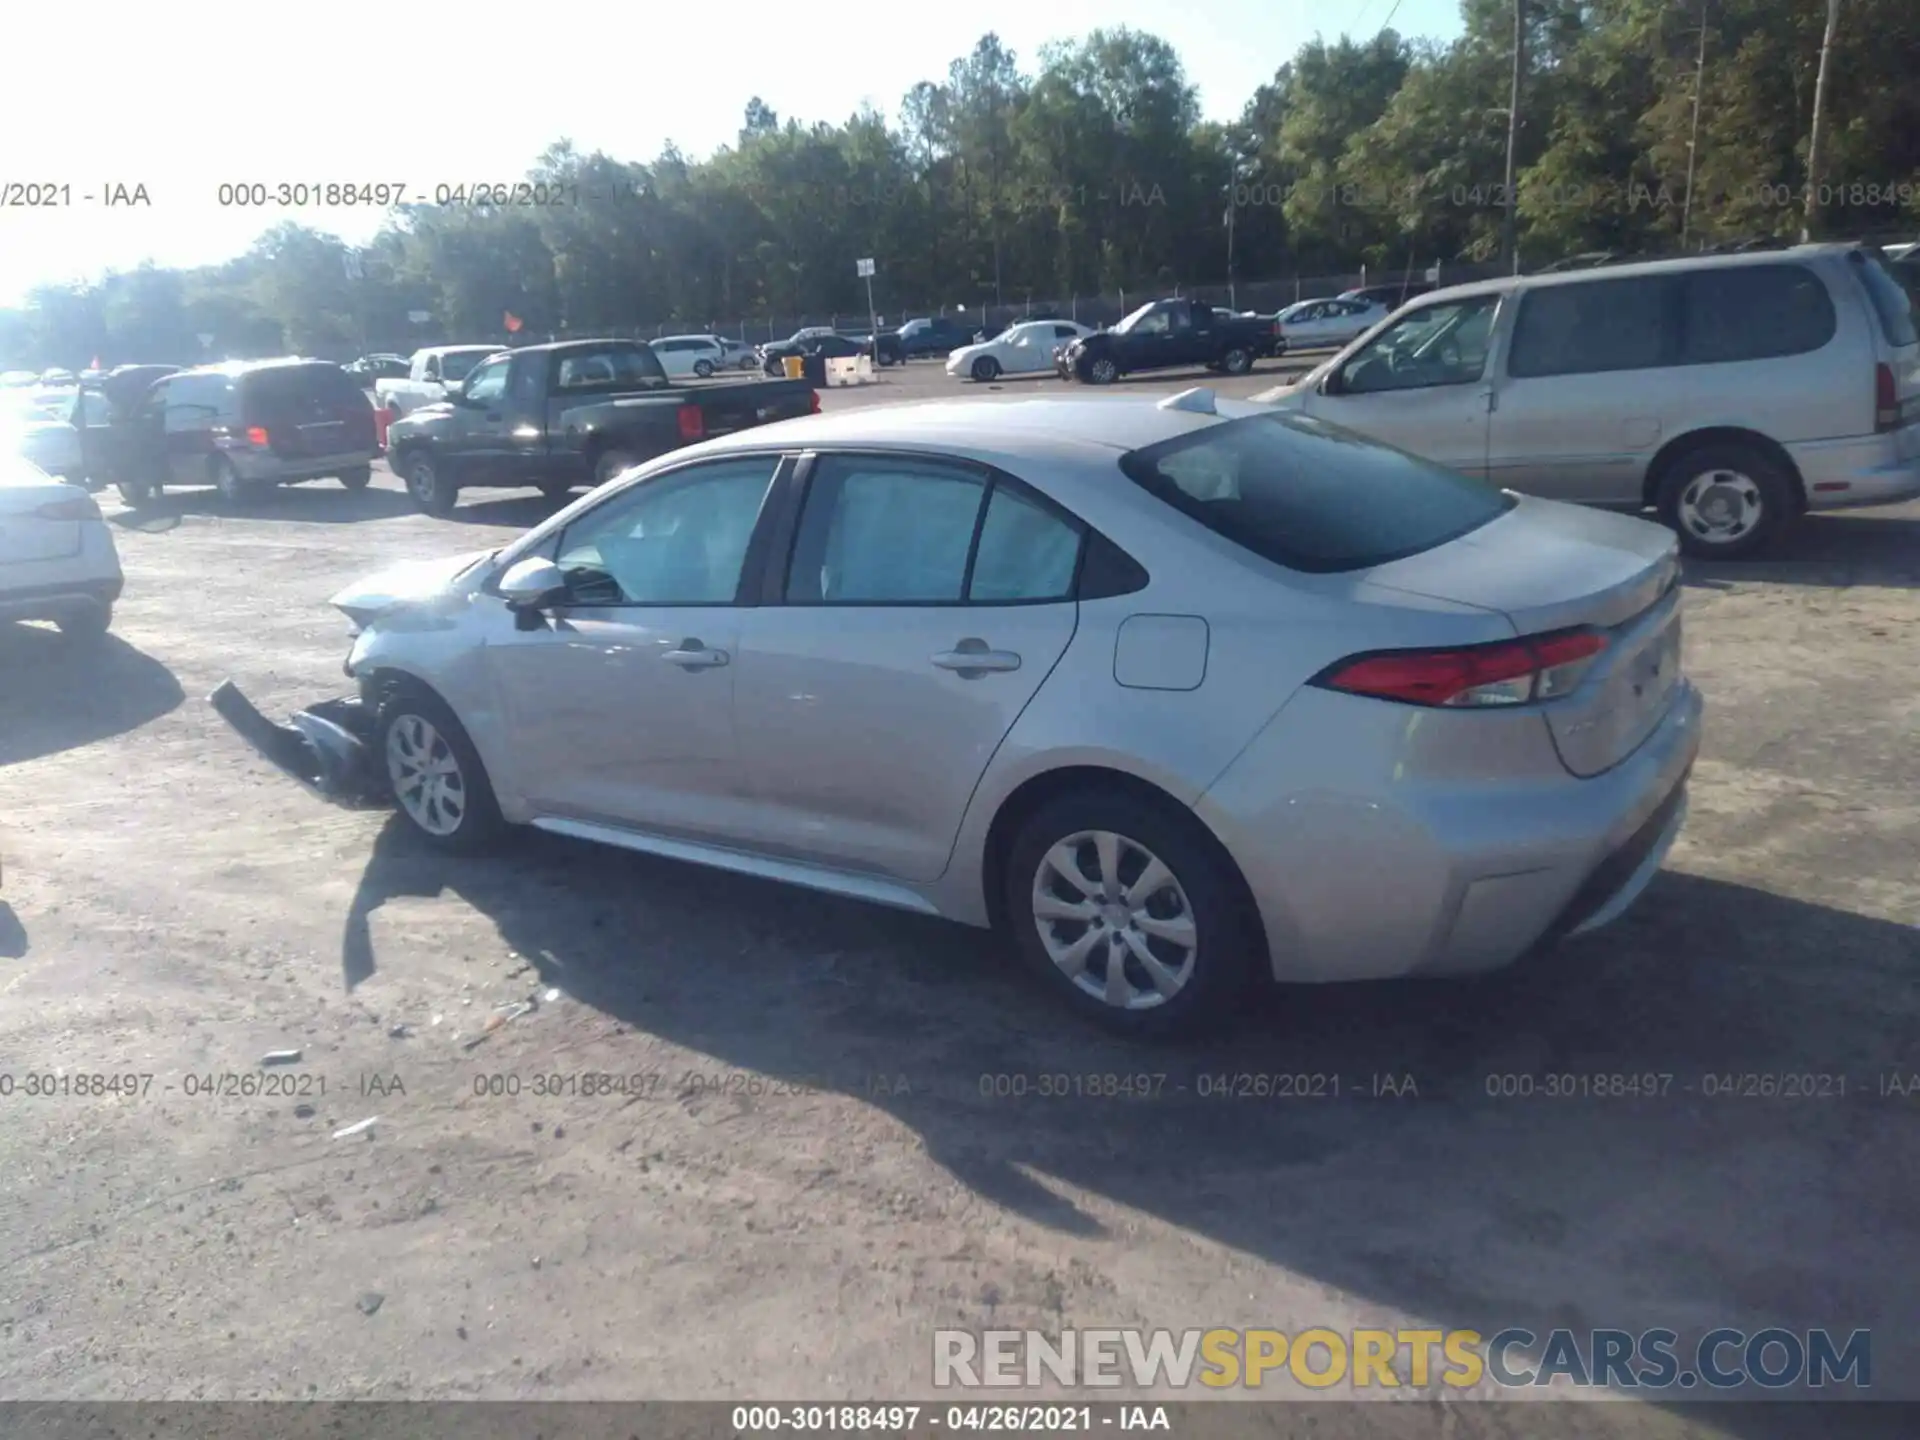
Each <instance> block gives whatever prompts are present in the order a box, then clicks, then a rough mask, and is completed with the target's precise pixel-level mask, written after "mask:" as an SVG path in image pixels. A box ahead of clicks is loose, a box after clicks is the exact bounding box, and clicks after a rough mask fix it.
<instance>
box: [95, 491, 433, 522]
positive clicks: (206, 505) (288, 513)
mask: <svg viewBox="0 0 1920 1440" xmlns="http://www.w3.org/2000/svg"><path fill="white" fill-rule="evenodd" d="M419 513H420V512H419V507H417V506H416V505H415V504H414V503H413V501H412V500H410V499H409V498H408V497H407V495H406V493H405V492H404V491H399V490H383V489H380V488H378V487H372V488H369V489H366V490H348V489H346V488H344V487H343V486H341V485H340V484H339V483H338V482H336V481H332V480H318V481H315V482H313V483H312V484H309V485H276V486H272V487H270V488H267V489H263V490H259V491H257V492H255V493H254V494H252V495H250V496H248V497H247V498H246V499H245V500H242V501H238V502H235V501H231V500H227V499H225V498H224V497H222V495H221V494H220V492H219V491H218V490H212V489H204V490H169V491H167V492H166V493H165V494H163V495H160V496H157V497H155V498H154V499H153V500H151V501H149V502H148V503H146V504H145V505H142V506H140V507H139V508H138V509H126V510H121V511H119V512H117V513H116V514H115V515H114V516H113V517H112V518H113V521H114V523H115V524H117V525H121V526H123V527H125V528H126V529H129V530H140V531H143V532H146V533H148V534H157V533H160V532H162V531H165V530H171V529H174V528H175V527H176V526H178V525H179V523H180V521H181V520H182V519H184V518H185V517H187V516H190V515H209V516H220V517H222V518H223V519H228V520H295V521H299V522H300V523H302V524H306V525H351V524H356V523H358V522H360V521H363V520H391V519H394V518H395V517H397V516H401V515H417V514H419Z"/></svg>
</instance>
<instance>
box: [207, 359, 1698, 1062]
mask: <svg viewBox="0 0 1920 1440" xmlns="http://www.w3.org/2000/svg"><path fill="white" fill-rule="evenodd" d="M1678 580H1679V572H1678V566H1677V562H1676V558H1675V550H1674V540H1673V537H1672V536H1671V535H1670V534H1669V533H1668V532H1667V531H1665V530H1663V529H1662V528H1660V527H1658V526H1655V525H1652V524H1649V523H1647V522H1644V521H1641V520H1637V519H1632V518H1628V517H1624V516H1618V515H1612V514H1606V513H1600V512H1594V511H1588V510H1581V509H1576V508H1573V507H1570V506H1564V505H1559V504H1555V503H1552V502H1549V501H1542V500H1533V499H1523V498H1518V497H1515V496H1512V495H1509V494H1506V493H1503V492H1501V491H1499V490H1495V489H1492V488H1490V487H1488V486H1486V485H1484V484H1481V483H1479V482H1476V481H1472V480H1469V479H1466V478H1464V477H1462V476H1460V475H1458V474H1456V473H1454V472H1452V471H1448V470H1443V469H1440V468H1438V467H1435V466H1433V465H1431V464H1428V463H1427V462H1424V461H1421V460H1418V459H1416V458H1414V457H1412V456H1410V455H1407V454H1405V453H1403V452H1401V451H1398V450H1392V449H1388V448H1384V447H1382V446H1379V445H1377V444H1374V443H1372V442H1369V441H1366V440H1363V439H1361V438H1359V437H1357V436H1354V435H1352V434H1350V433H1347V432H1345V431H1341V430H1338V429H1335V428H1332V427H1329V426H1327V425H1326V424H1324V423H1323V422H1319V421H1315V420H1312V419H1307V418H1301V417H1296V416H1288V415H1281V414H1277V413H1275V412H1273V411H1270V410H1268V409H1266V408H1265V407H1261V406H1258V405H1254V404H1250V403H1246V402H1234V401H1228V400H1224V399H1218V400H1217V399H1216V398H1215V397H1214V396H1213V395H1212V393H1211V392H1209V391H1205V390H1200V391H1189V392H1186V393H1185V394H1183V395H1179V396H1173V397H1169V398H1167V399H1165V400H1159V401H1156V400H1154V399H1152V398H1145V399H1137V398H1118V399H1116V398H1106V397H1099V398H1085V399H1079V398H1076V399H1036V400H1029V401H1025V402H1018V403H1011V404H993V403H991V402H986V403H980V402H965V401H961V402H943V403H936V404H928V405H917V406H915V405H909V406H901V407H889V408H874V409H861V410H853V411H848V412H844V413H840V414H834V415H826V416H818V417H814V418H811V419H806V420H801V421H794V422H787V423H782V424H776V425H772V426H768V427H765V428H762V429H758V430H752V431H747V432H744V433H742V434H740V435H737V436H729V437H726V438H723V439H718V440H713V441H709V442H706V443H704V444H700V445H695V446H693V447H691V448H688V449H684V450H681V451H678V452H676V453H674V454H672V455H669V456H666V457H663V458H662V459H660V460H657V461H655V462H653V463H651V464H649V465H647V466H645V467H643V468H641V469H640V470H637V471H634V472H631V473H629V474H627V475H624V476H621V477H619V478H617V479H615V480H613V481H612V482H610V483H608V484H607V485H604V486H602V487H600V488H599V489H597V490H595V491H594V492H592V493H591V494H589V495H587V496H585V497H583V498H582V499H580V500H579V501H578V502H576V503H575V504H573V505H571V506H570V507H568V508H567V509H565V510H563V511H561V512H560V513H559V514H557V515H555V516H554V517H553V518H552V519H551V520H549V521H547V522H546V523H545V524H543V525H540V526H538V527H537V528H535V529H534V530H532V531H531V532H529V533H528V534H527V535H525V536H523V537H522V538H521V539H520V540H518V541H517V542H515V543H514V544H512V545H509V546H507V547H506V548H504V549H502V550H500V551H497V552H491V553H483V554H474V555H467V556H462V557H458V558H456V559H453V560H449V561H445V562H437V563H431V564H425V565H416V566H414V567H412V568H410V569H407V570H403V571H401V572H397V573H390V574H387V575H383V576H381V577H377V578H376V579H375V580H372V581H369V582H366V583H363V584H361V585H358V586H355V587H353V588H351V589H349V590H347V591H345V592H344V593H342V594H341V595H339V596H337V597H336V598H335V601H334V603H335V605H337V606H338V607H339V608H340V609H341V610H343V611H344V612H345V613H346V614H347V615H348V616H349V617H350V618H351V619H352V621H353V623H354V626H355V636H354V639H353V642H352V650H351V654H350V657H349V659H348V661H347V668H348V672H349V673H350V674H351V675H352V676H354V677H355V678H356V679H357V681H358V684H359V693H358V694H357V695H355V696H352V697H347V698H343V699H340V700H336V701H330V702H325V703H323V704H321V705H318V706H315V707H314V708H313V709H311V710H308V711H304V712H301V713H300V714H299V715H296V716H295V717H293V721H292V723H291V724H290V725H286V726H277V725H274V724H272V723H270V722H269V721H267V720H266V719H265V718H264V717H262V716H261V715H260V714H259V713H258V712H257V711H255V710H254V709H253V708H252V707H251V706H250V705H249V704H248V703H247V702H246V701H245V699H244V698H243V697H242V696H241V694H240V693H239V691H238V690H237V689H235V688H234V687H233V686H232V684H231V683H229V684H227V685H224V686H222V687H221V689H220V690H219V691H218V692H216V694H215V697H214V698H215V704H216V705H217V706H218V707H219V708H220V710H221V711H222V713H223V714H225V715H226V716H227V718H228V719H229V720H230V721H232V722H233V723H234V724H235V726H236V727H237V728H239V729H240V730H241V731H242V733H243V734H245V735H246V736H247V737H248V738H249V739H251V740H252V741H253V742H254V744H255V745H256V746H257V747H258V748H259V749H260V750H262V751H263V752H264V753H266V754H267V755H268V756H270V757H271V758H273V759H274V760H275V761H277V762H278V763H279V764H281V765H282V766H283V767H284V768H285V769H287V770H288V771H289V772H291V773H293V774H294V775H296V776H298V777H299V778H301V779H302V780H304V781H306V782H307V783H309V784H311V785H312V786H314V787H315V788H316V789H318V790H320V791H321V792H322V793H324V794H328V795H333V796H343V797H344V796H353V795H358V796H360V797H363V798H365V797H371V798H376V799H379V800H382V801H388V802H391V801H395V800H397V803H398V805H399V808H400V811H401V813H402V814H403V815H404V816H405V817H406V819H407V821H408V822H409V823H410V824H411V825H412V826H413V827H414V828H415V829H416V830H417V831H418V832H419V834H420V835H421V836H422V837H424V838H425V839H426V840H427V841H428V842H430V843H431V844H433V845H435V846H438V847H442V848H444V849H447V850H450V851H467V850H470V849H473V848H475V847H479V846H482V845H486V844H490V843H492V842H494V841H496V840H498V839H499V838H500V837H501V836H502V835H503V833H505V832H507V831H509V830H511V829H512V828H513V827H516V826H521V825H531V826H534V827H537V828H539V829H542V830H547V831H552V832H555V833H558V834H562V835H569V836H575V837H579V838H582V839H586V840H593V841H600V842H604V843H606V844H610V845H617V846H624V847H627V848H629V849H632V850H638V851H644V852H647V853H650V854H654V855H663V856H669V857H673V858H677V859H681V860H686V861H692V862H696V863H701V864H706V865H712V866H718V867H721V868H724V869H728V870H734V871H741V872H745V873H747V874H751V875H758V876H764V877H769V878H772V879H776V880H782V881H787V882H791V883H794V884H798V885H805V886H811V887H814V888H816V889H819V890H825V891H830V892H833V893H836V894H840V895H847V896H854V897H857V898H861V899H865V900H870V901H875V902H878V903H881V904H887V905H895V906H899V907H902V908H905V909H909V910H916V911H921V912H924V913H930V914H935V915H941V916H946V917H948V918H950V919H953V920H957V921H961V922H964V923H967V924H971V925H980V926H995V927H998V928H1000V929H1001V930H1003V932H1004V933H1005V934H1006V935H1007V937H1008V938H1009V939H1010V941H1011V943H1012V944H1013V946H1014V947H1016V948H1017V950H1018V951H1019V952H1020V953H1021V954H1022V955H1023V956H1024V957H1025V958H1026V959H1027V961H1028V962H1030V964H1031V965H1032V967H1033V969H1034V970H1035V971H1036V972H1038V974H1039V975H1040V976H1041V977H1043V981H1044V983H1047V984H1050V985H1052V986H1053V987H1054V988H1055V989H1056V990H1057V991H1058V992H1059V993H1060V994H1061V996H1062V997H1064V999H1065V1000H1066V1001H1067V1002H1068V1003H1069V1004H1073V1005H1077V1006H1078V1007H1079V1008H1080V1009H1081V1010H1083V1011H1085V1012H1087V1013H1088V1014H1089V1015H1092V1016H1096V1017H1099V1018H1102V1019H1104V1020H1106V1021H1108V1022H1110V1023H1112V1024H1113V1025H1115V1026H1117V1027H1120V1028H1121V1029H1123V1030H1126V1031H1129V1032H1133V1033H1154V1032H1165V1031H1172V1030H1184V1029H1188V1028H1192V1027H1198V1026H1201V1025H1203V1024H1205V1023H1207V1022H1210V1021H1214V1020H1217V1019H1219V1018H1221V1017H1223V1016H1226V1015H1230V1014H1232V1013H1233V1012H1234V1010H1235V1008H1236V1003H1237V1002H1238V1001H1239V1000H1240V999H1241V997H1242V996H1243V995H1244V993H1245V991H1246V989H1247V987H1248V986H1250V985H1252V984H1254V983H1255V982H1257V981H1261V980H1278V981H1332V980H1350V979H1365V978H1379V977H1388V976H1403V975H1440V974H1460V973H1469V972H1475V971H1482V970H1488V969H1492V968H1495V967H1499V966H1502V965H1505V964H1507V963H1509V962H1511V961H1513V960H1515V959H1516V958H1517V957H1519V956H1521V955H1522V954H1524V953H1526V952H1527V951H1529V950H1531V949H1533V948H1535V947H1536V946H1539V945H1541V944H1543V943H1545V942H1549V941H1551V940H1553V939H1556V938H1558V937H1561V936H1565V935H1568V934H1573V933H1577V932H1580V931H1584V930H1589V929H1592V928H1595V927H1597V926H1599V925H1602V924H1604V923H1606V922H1607V921H1609V920H1611V919H1612V918H1614V917H1615V916H1617V915H1618V914H1619V913H1621V912H1622V911H1623V910H1624V909H1625V908H1626V907H1627V905H1628V904H1630V903H1631V902H1632V901H1633V899H1634V898H1635V897H1636V896H1637V895H1638V894H1639V892H1640V891H1641V890H1642V889H1643V888H1644V887H1645V885H1646V884H1647V882H1648V880H1649V879H1650V878H1651V876H1652V875H1653V873H1654V872H1655V871H1656V870H1658V868H1659V866H1660V864H1661V862H1662V859H1663V857H1664V856H1665V854H1666V851H1667V847H1668V846H1669V845H1670V844H1671V843H1672V841H1673V838H1674V836H1675V834H1676V833H1677V831H1678V829H1679V827H1680V825H1681V822H1682V818H1683V815H1684V811H1685V793H1686V781H1687V776H1688V772H1689V770H1690V768H1691V765H1692V762H1693V758H1694V755H1695V752H1696V751H1697V749H1698V746H1699V741H1700V714H1701V706H1700V700H1699V697H1698V694H1697V692H1696V691H1695V690H1694V688H1693V687H1692V685H1691V684H1689V683H1688V681H1687V680H1686V679H1685V678H1684V676H1683V675H1682V673H1681V665H1680V604H1681V596H1680V590H1679V588H1678Z"/></svg>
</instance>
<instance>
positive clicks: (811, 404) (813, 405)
mask: <svg viewBox="0 0 1920 1440" xmlns="http://www.w3.org/2000/svg"><path fill="white" fill-rule="evenodd" d="M807 409H808V410H809V411H810V412H811V413H812V414H815V415H818V414H819V413H820V392H819V391H818V390H815V391H812V392H811V393H810V394H809V395H808V397H807Z"/></svg>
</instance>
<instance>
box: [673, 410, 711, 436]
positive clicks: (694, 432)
mask: <svg viewBox="0 0 1920 1440" xmlns="http://www.w3.org/2000/svg"><path fill="white" fill-rule="evenodd" d="M678 416H679V420H680V438H681V439H682V440H698V439H699V438H700V437H701V436H703V435H705V434H706V433H707V417H706V416H705V415H703V414H701V413H700V407H699V406H698V405H682V406H681V407H680V409H679V411H678Z"/></svg>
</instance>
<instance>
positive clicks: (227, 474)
mask: <svg viewBox="0 0 1920 1440" xmlns="http://www.w3.org/2000/svg"><path fill="white" fill-rule="evenodd" d="M213 483H214V485H215V486H216V487H218V489H219V491H220V498H221V499H222V500H224V501H226V502H227V504H229V505H244V504H246V503H247V501H249V500H251V499H253V497H254V487H253V486H252V485H250V484H248V483H247V482H246V481H245V480H242V479H241V478H240V472H239V471H238V470H236V469H234V468H233V462H232V461H231V460H228V459H227V458H225V457H224V456H222V457H221V458H220V459H218V460H215V461H214V462H213Z"/></svg>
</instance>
